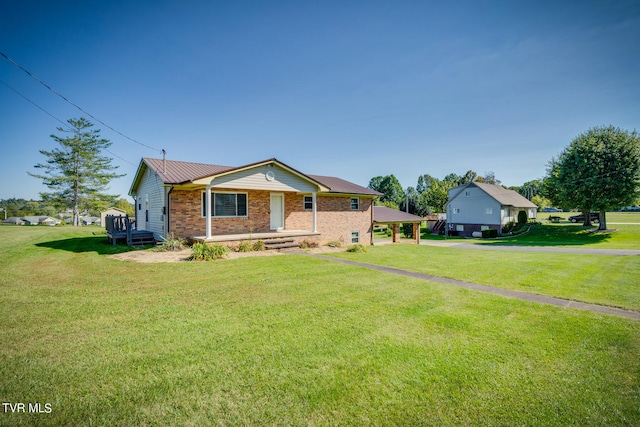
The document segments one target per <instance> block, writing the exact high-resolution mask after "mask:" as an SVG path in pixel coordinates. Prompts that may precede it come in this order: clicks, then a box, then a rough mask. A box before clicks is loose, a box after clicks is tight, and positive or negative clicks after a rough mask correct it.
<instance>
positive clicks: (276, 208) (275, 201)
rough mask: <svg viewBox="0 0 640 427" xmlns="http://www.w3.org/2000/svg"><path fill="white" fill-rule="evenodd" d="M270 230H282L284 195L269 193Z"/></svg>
mask: <svg viewBox="0 0 640 427" xmlns="http://www.w3.org/2000/svg"><path fill="white" fill-rule="evenodd" d="M270 208H271V210H270V217H271V227H270V228H271V229H272V230H281V229H283V228H284V194H278V193H271V205H270Z"/></svg>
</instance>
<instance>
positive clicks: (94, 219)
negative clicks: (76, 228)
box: [82, 216, 100, 225]
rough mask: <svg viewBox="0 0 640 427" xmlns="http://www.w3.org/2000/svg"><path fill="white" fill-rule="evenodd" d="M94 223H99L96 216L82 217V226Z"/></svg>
mask: <svg viewBox="0 0 640 427" xmlns="http://www.w3.org/2000/svg"><path fill="white" fill-rule="evenodd" d="M96 222H98V223H99V222H100V218H98V217H97V216H85V217H82V225H94V224H95V223H96ZM98 225H99V224H98Z"/></svg>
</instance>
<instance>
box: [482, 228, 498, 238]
mask: <svg viewBox="0 0 640 427" xmlns="http://www.w3.org/2000/svg"><path fill="white" fill-rule="evenodd" d="M482 237H483V238H485V239H487V238H494V237H498V230H496V229H495V228H488V229H486V230H482Z"/></svg>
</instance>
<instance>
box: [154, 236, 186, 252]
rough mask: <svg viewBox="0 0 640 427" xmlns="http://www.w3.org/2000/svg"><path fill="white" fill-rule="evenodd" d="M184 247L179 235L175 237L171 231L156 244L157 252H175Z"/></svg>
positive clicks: (184, 244)
mask: <svg viewBox="0 0 640 427" xmlns="http://www.w3.org/2000/svg"><path fill="white" fill-rule="evenodd" d="M185 247H186V243H185V241H184V240H182V239H181V238H179V237H175V236H174V235H173V233H171V234H170V235H169V238H167V239H165V240H164V241H163V242H162V243H160V244H159V245H158V246H156V249H155V250H157V251H158V252H175V251H181V250H183V249H184V248H185Z"/></svg>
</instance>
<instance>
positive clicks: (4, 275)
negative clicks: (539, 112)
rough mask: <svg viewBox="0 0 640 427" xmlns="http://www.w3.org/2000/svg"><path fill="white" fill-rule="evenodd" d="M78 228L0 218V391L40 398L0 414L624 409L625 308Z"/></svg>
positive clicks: (637, 369)
mask: <svg viewBox="0 0 640 427" xmlns="http://www.w3.org/2000/svg"><path fill="white" fill-rule="evenodd" d="M91 231H94V230H90V229H88V228H86V229H79V230H74V229H72V228H57V227H53V228H50V227H0V257H1V258H2V263H1V264H0V302H1V304H0V319H2V322H1V326H0V328H1V329H0V331H1V332H2V334H1V338H0V378H1V379H0V396H1V397H2V400H3V402H12V403H19V402H22V403H25V404H26V403H33V402H40V403H42V404H43V405H44V404H45V403H50V404H51V408H52V411H51V413H50V414H29V413H13V414H12V413H6V412H5V413H0V425H7V426H8V425H12V426H14V425H148V426H159V425H160V426H161V425H385V426H386V425H438V426H447V425H450V426H458V425H481V426H485V425H495V426H500V425H504V426H511V425H540V426H548V425H558V426H564V425H581V426H601V425H607V426H626V425H637V424H638V422H639V421H640V322H637V321H632V320H628V319H622V318H616V317H612V316H607V315H602V314H594V313H588V312H582V311H578V310H570V309H562V308H558V307H553V306H545V305H539V304H535V303H531V302H523V301H518V300H513V299H508V298H502V297H498V296H493V295H487V294H483V293H478V292H472V291H469V290H465V289H459V288H455V287H450V286H447V285H441V284H437V283H430V282H425V281H421V280H417V279H411V278H405V277H397V276H393V275H388V274H384V273H379V272H374V271H370V270H366V269H362V268H357V267H352V266H346V265H340V264H336V263H333V262H330V261H324V260H319V259H311V258H308V257H304V256H299V255H288V256H279V257H255V258H244V259H237V260H227V261H216V262H206V263H179V264H163V263H160V264H136V263H131V262H121V261H116V260H113V259H109V258H107V256H106V255H107V254H109V253H113V252H115V251H121V250H126V249H125V248H122V247H115V248H114V247H113V246H110V245H107V244H106V238H104V237H100V236H92V234H91ZM389 248H390V249H395V250H399V251H402V250H404V248H405V247H404V246H396V247H393V248H391V247H389ZM371 249H372V250H371V251H369V252H367V253H365V254H356V255H362V256H364V257H371V258H375V257H376V256H378V255H377V254H378V249H381V250H382V249H385V250H386V248H371ZM412 249H414V250H415V249H423V248H416V247H412ZM424 249H431V248H424ZM401 253H402V252H400V253H399V254H401ZM478 255H482V253H480V252H473V253H471V252H470V253H469V254H468V255H466V256H465V258H464V261H465V262H467V261H471V260H473V259H474V258H475V257H476V256H478ZM424 259H425V260H428V258H424ZM366 260H367V261H368V262H371V261H372V260H371V259H366ZM478 265H479V266H480V268H482V269H483V270H492V269H493V268H494V267H495V265H494V264H483V263H482V262H480V263H479V264H478ZM514 268H519V269H520V270H521V271H519V273H518V274H519V275H521V276H522V277H525V276H527V275H531V276H532V277H533V275H535V274H537V273H535V272H529V271H527V270H526V269H521V266H514ZM562 268H566V266H563V267H562ZM602 280H604V279H602ZM636 283H638V282H636ZM600 284H601V285H602V284H603V283H600ZM635 299H636V300H637V297H636V298H635Z"/></svg>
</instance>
